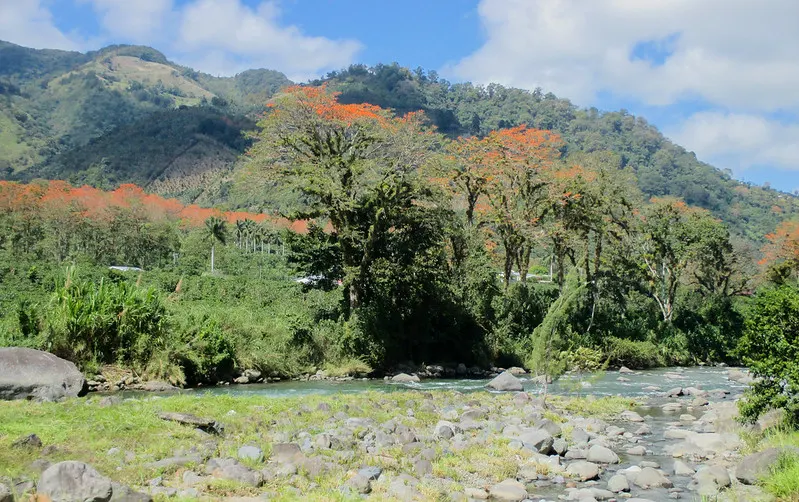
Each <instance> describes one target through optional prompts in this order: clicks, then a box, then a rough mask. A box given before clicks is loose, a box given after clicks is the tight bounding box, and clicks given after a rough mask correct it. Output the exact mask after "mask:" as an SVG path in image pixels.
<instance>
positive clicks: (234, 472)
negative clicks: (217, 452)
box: [205, 458, 264, 488]
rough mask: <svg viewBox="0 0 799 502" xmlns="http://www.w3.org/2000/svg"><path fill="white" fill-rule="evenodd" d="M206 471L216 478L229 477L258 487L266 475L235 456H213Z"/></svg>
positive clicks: (206, 466)
mask: <svg viewBox="0 0 799 502" xmlns="http://www.w3.org/2000/svg"><path fill="white" fill-rule="evenodd" d="M205 471H206V472H207V473H208V474H210V475H211V476H213V477H215V478H220V479H227V480H230V481H235V482H237V483H241V484H244V485H248V486H252V487H254V488H257V487H259V486H261V485H262V484H263V482H264V476H263V474H261V473H260V472H258V471H254V470H252V469H250V468H249V467H247V466H244V465H242V464H240V463H239V461H238V460H236V459H233V458H212V459H210V460H209V461H208V462H207V463H206V464H205Z"/></svg>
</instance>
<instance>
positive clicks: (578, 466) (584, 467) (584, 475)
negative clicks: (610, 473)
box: [566, 460, 599, 481]
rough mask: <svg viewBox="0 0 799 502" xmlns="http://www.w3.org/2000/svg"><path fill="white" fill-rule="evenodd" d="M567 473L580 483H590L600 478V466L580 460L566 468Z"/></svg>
mask: <svg viewBox="0 0 799 502" xmlns="http://www.w3.org/2000/svg"><path fill="white" fill-rule="evenodd" d="M566 472H567V473H569V474H570V475H571V476H572V477H575V478H577V479H579V480H580V481H589V480H591V479H597V478H598V477H599V466H598V465H597V464H595V463H593V462H586V461H584V460H579V461H577V462H572V463H571V464H569V465H568V466H567V467H566Z"/></svg>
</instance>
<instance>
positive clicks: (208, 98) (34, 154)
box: [0, 42, 290, 183]
mask: <svg viewBox="0 0 799 502" xmlns="http://www.w3.org/2000/svg"><path fill="white" fill-rule="evenodd" d="M287 83H290V82H289V81H288V79H286V77H285V76H284V75H283V74H281V73H278V72H275V71H270V70H257V71H250V72H244V73H243V74H241V75H240V76H237V77H231V78H216V77H211V76H210V75H205V74H202V73H198V72H196V71H194V70H192V69H190V68H185V67H182V66H179V65H176V64H174V63H171V62H170V61H168V60H167V58H166V57H165V56H164V55H163V54H161V53H160V52H158V51H156V50H155V49H152V48H149V47H141V46H110V47H106V48H104V49H102V50H99V51H96V52H90V53H87V54H80V53H76V52H66V51H51V50H34V49H28V48H25V47H20V46H17V45H13V44H9V43H5V42H2V43H0V174H1V175H3V176H5V177H12V176H14V177H18V178H21V179H29V178H30V176H31V175H33V174H34V173H44V172H46V173H48V174H49V175H51V176H53V177H58V178H66V177H70V176H73V175H75V174H76V173H78V172H79V171H82V170H85V169H87V168H88V167H89V166H91V165H92V164H93V162H94V160H95V159H94V157H96V155H95V154H97V155H99V156H100V158H103V157H105V158H108V159H112V158H113V159H114V160H112V161H111V162H112V163H116V164H122V163H125V164H128V167H125V168H123V169H118V170H117V172H116V173H115V174H116V175H115V176H109V177H106V178H105V179H103V180H102V181H104V182H106V183H114V182H124V181H134V180H145V181H146V180H149V179H150V178H151V177H152V176H153V171H159V170H163V169H165V168H166V167H167V166H166V165H163V164H161V160H162V159H160V158H156V159H153V158H152V157H151V153H152V150H153V148H152V147H146V146H147V143H148V142H149V141H150V139H151V138H153V134H152V133H153V130H152V128H151V127H148V126H146V125H143V124H145V123H146V122H147V121H152V120H157V121H159V122H162V123H163V124H162V125H161V126H162V127H163V128H164V129H165V130H169V131H170V132H169V134H168V135H167V136H166V137H160V138H158V141H157V144H158V147H159V148H161V150H162V152H161V153H160V154H159V156H160V157H164V158H172V157H176V156H179V155H180V154H181V152H183V151H184V150H185V149H186V144H187V142H188V143H192V142H194V141H195V140H196V141H197V142H199V143H202V140H201V139H200V140H198V139H197V138H196V133H197V131H198V128H200V129H201V128H202V127H203V126H202V124H201V123H200V122H202V121H203V120H205V119H206V118H208V117H203V114H205V115H207V113H208V112H207V111H206V112H203V113H197V114H193V115H192V114H175V113H168V112H171V111H175V110H177V109H179V108H185V107H190V108H191V107H198V106H200V107H204V108H209V106H207V105H212V106H213V107H214V108H215V109H219V110H223V111H222V112H220V113H219V114H218V118H219V117H222V116H227V117H232V119H231V121H232V122H233V123H240V122H241V120H242V117H243V116H244V115H246V114H247V113H250V112H252V111H254V110H256V109H260V108H261V107H262V106H263V105H262V104H263V102H264V101H265V100H266V99H268V98H269V96H271V94H272V93H274V91H275V90H276V89H279V88H280V87H282V86H284V85H286V84H287ZM259 103H260V105H258V104H259ZM192 119H197V120H192ZM187 120H188V122H189V124H188V125H187V124H186V122H187ZM164 122H165V123H164ZM184 126H185V127H184ZM213 127H214V128H216V126H213ZM181 128H183V129H184V134H181V133H180V132H179V130H180V129H181ZM106 135H110V136H109V139H106V140H104V141H99V142H95V143H93V144H92V145H91V146H89V143H91V142H93V140H95V139H97V138H104V137H105V136H106ZM206 136H208V137H214V134H211V135H206ZM237 141H239V142H240V139H239V140H237ZM138 145H145V147H146V148H144V149H143V152H142V156H141V157H140V158H135V159H134V158H132V157H131V155H130V154H132V153H133V152H134V150H135V149H136V148H138ZM212 146H213V145H212ZM239 150H240V149H239ZM208 151H209V152H212V153H210V155H211V156H212V157H215V156H217V154H216V153H213V152H214V148H209V149H208ZM198 157H199V158H202V157H203V155H202V152H199V154H198ZM87 161H89V162H87ZM152 162H155V163H156V165H154V166H150V167H148V168H146V169H145V170H144V172H136V171H137V169H138V167H140V166H144V165H147V164H151V163H152ZM203 162H205V160H204V159H203V160H201V163H203ZM34 166H36V169H31V168H32V167H34ZM28 169H31V173H25V171H27V170H28ZM128 175H130V176H131V177H130V178H126V176H128ZM85 177H86V176H84V178H85ZM98 181H101V180H98Z"/></svg>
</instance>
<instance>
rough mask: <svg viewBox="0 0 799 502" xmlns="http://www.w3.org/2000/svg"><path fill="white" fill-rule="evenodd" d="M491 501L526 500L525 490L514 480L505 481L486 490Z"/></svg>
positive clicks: (515, 501) (510, 501)
mask: <svg viewBox="0 0 799 502" xmlns="http://www.w3.org/2000/svg"><path fill="white" fill-rule="evenodd" d="M488 494H489V497H490V498H491V500H497V501H503V502H520V501H522V500H524V499H526V498H527V489H526V488H525V487H524V485H523V484H521V483H519V482H518V481H516V480H515V479H506V480H505V481H502V482H501V483H498V484H496V485H494V486H492V487H491V488H490V489H489V490H488Z"/></svg>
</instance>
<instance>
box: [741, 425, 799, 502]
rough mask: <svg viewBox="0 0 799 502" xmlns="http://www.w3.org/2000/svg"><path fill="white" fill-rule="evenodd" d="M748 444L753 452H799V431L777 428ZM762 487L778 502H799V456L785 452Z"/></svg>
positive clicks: (751, 438) (754, 437) (751, 440)
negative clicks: (795, 449)
mask: <svg viewBox="0 0 799 502" xmlns="http://www.w3.org/2000/svg"><path fill="white" fill-rule="evenodd" d="M748 443H749V447H750V450H751V451H752V452H757V451H763V450H765V449H767V448H779V449H791V448H797V449H798V450H799V431H795V430H789V429H785V428H777V429H774V430H770V431H768V432H767V433H766V434H764V435H762V436H759V435H758V436H753V437H750V438H748ZM761 485H762V486H763V488H764V489H765V490H766V492H768V493H769V494H771V495H773V496H774V497H776V499H777V500H780V501H791V502H794V501H799V454H791V453H788V452H784V453H783V454H782V455H781V456H780V459H779V460H778V462H777V464H776V466H774V467H773V469H772V471H771V473H770V474H769V475H768V476H766V477H765V478H763V480H762V482H761Z"/></svg>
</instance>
